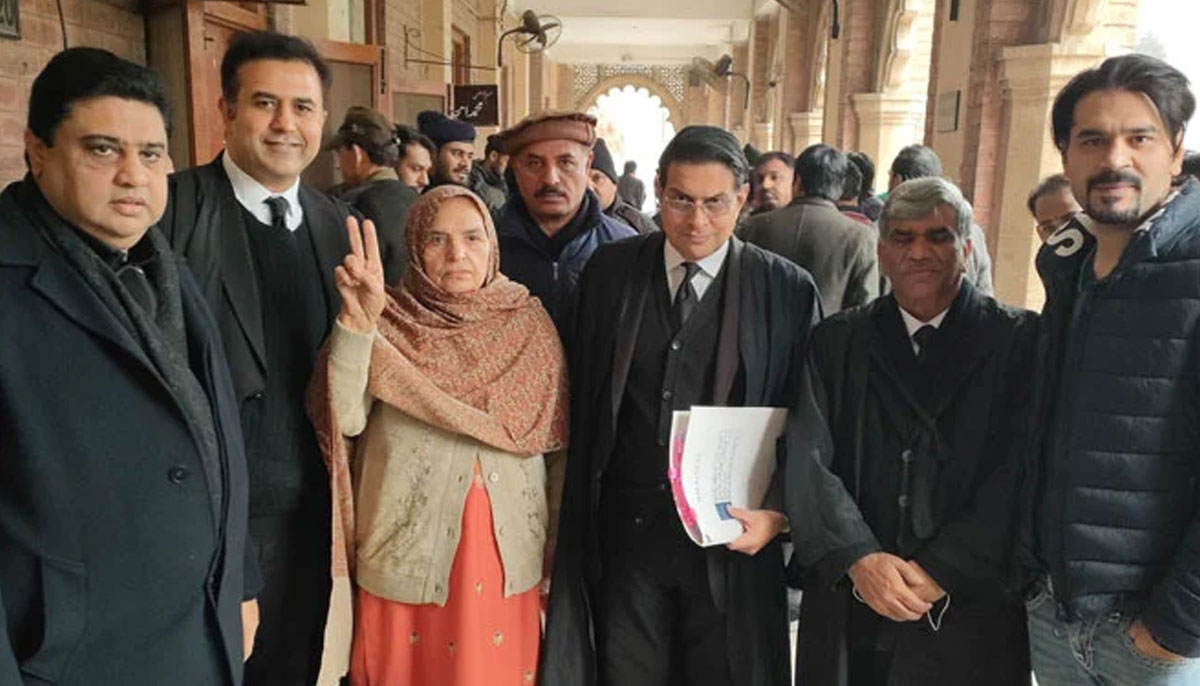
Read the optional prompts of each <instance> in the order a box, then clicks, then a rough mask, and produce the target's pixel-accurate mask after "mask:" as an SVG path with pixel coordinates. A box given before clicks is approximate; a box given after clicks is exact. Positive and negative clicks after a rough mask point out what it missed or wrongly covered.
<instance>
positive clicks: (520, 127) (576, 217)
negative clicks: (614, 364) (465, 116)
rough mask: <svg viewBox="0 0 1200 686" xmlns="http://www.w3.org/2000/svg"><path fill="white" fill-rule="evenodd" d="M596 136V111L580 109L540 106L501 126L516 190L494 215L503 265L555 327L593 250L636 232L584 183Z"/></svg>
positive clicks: (586, 181)
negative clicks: (606, 209)
mask: <svg viewBox="0 0 1200 686" xmlns="http://www.w3.org/2000/svg"><path fill="white" fill-rule="evenodd" d="M595 143H596V118H595V117H592V116H590V115H587V114H582V113H579V112H544V113H541V114H537V115H534V116H531V117H528V118H526V119H524V120H523V121H521V122H520V123H518V124H517V125H516V126H514V127H512V128H511V129H508V130H507V131H503V132H501V133H500V144H501V146H503V149H504V150H505V151H507V152H508V153H509V154H510V155H511V156H512V158H511V163H510V164H509V174H510V175H511V178H510V179H509V183H510V186H512V185H515V186H516V191H517V192H515V193H511V194H510V196H511V197H510V198H509V201H508V206H507V207H506V208H505V210H504V214H503V215H502V216H501V217H500V219H499V220H498V221H497V222H496V233H497V234H498V235H499V238H500V271H501V272H503V273H504V275H505V276H507V277H508V278H510V279H512V280H514V281H517V282H518V283H521V284H523V285H524V286H525V287H526V288H528V289H529V291H530V292H531V293H533V294H534V295H536V296H537V297H538V298H540V299H541V301H542V305H543V306H544V307H545V308H546V311H547V312H549V313H550V317H551V318H552V319H553V320H554V323H555V324H556V325H557V326H558V330H559V332H560V333H565V332H564V330H563V324H564V319H565V314H566V312H567V310H568V308H569V307H570V304H571V301H572V298H573V296H574V293H575V285H576V284H577V283H578V282H579V275H580V273H582V272H583V267H584V265H585V264H587V261H588V258H589V257H591V255H592V252H593V251H594V250H595V249H596V248H597V247H599V246H601V245H603V244H604V243H609V242H611V241H615V240H619V239H622V238H628V237H630V236H634V235H637V233H636V232H635V231H634V230H633V229H631V228H629V227H628V226H626V225H625V224H623V223H622V222H619V221H617V220H615V219H612V218H611V217H606V216H604V213H603V212H601V207H600V200H599V199H598V198H597V197H596V194H595V193H592V192H591V191H590V190H589V189H588V170H589V169H590V168H591V164H592V146H593V145H595Z"/></svg>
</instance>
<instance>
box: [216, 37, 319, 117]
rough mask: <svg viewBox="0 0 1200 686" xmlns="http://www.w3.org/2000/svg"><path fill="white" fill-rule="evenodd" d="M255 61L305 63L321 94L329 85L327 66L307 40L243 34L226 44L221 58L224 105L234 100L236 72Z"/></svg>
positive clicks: (236, 82)
mask: <svg viewBox="0 0 1200 686" xmlns="http://www.w3.org/2000/svg"><path fill="white" fill-rule="evenodd" d="M256 60H282V61H285V62H287V61H293V60H294V61H298V62H308V63H309V64H310V65H311V66H312V68H313V69H315V70H316V72H317V76H318V77H319V78H320V79H321V90H322V92H325V91H328V90H329V86H330V84H331V83H332V82H333V77H332V75H331V74H330V73H329V65H327V64H325V60H324V59H322V58H321V54H320V53H319V52H317V49H316V48H315V47H313V44H312V43H310V42H308V39H306V38H301V37H299V36H286V35H284V34H282V33H275V32H274V31H245V32H242V33H238V34H237V35H235V36H234V37H233V40H231V41H229V47H228V48H227V49H226V50H225V57H223V58H221V95H222V96H223V97H224V98H225V102H226V103H230V104H232V103H233V102H234V101H236V100H237V94H238V69H239V68H241V66H242V65H243V64H245V63H247V62H254V61H256Z"/></svg>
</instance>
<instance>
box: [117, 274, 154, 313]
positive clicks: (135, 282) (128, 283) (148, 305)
mask: <svg viewBox="0 0 1200 686" xmlns="http://www.w3.org/2000/svg"><path fill="white" fill-rule="evenodd" d="M117 279H118V280H120V282H121V285H123V286H125V290H127V291H129V294H130V295H132V296H133V299H134V300H135V301H137V304H138V306H139V307H141V308H142V312H144V313H146V315H147V316H148V317H150V319H151V320H154V318H155V317H156V316H157V315H158V296H157V295H155V293H154V287H153V286H151V285H150V279H148V278H146V272H145V271H144V270H143V269H142V268H141V267H139V266H138V265H136V264H129V263H126V264H123V265H121V267H120V268H119V269H117Z"/></svg>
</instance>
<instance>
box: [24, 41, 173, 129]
mask: <svg viewBox="0 0 1200 686" xmlns="http://www.w3.org/2000/svg"><path fill="white" fill-rule="evenodd" d="M103 97H115V98H122V99H124V100H135V101H137V102H144V103H146V104H147V105H153V106H154V107H156V108H157V109H158V111H159V113H160V114H162V118H163V126H165V127H166V129H167V133H168V134H169V133H170V132H171V109H170V107H169V106H168V105H167V97H166V95H164V94H163V89H162V83H161V82H160V81H159V80H158V76H157V75H156V74H155V73H154V72H153V71H151V70H150V69H148V68H146V67H143V66H142V65H140V64H134V63H133V62H130V61H129V60H124V59H121V58H120V57H117V56H116V55H114V54H112V53H111V52H109V51H107V50H101V49H99V48H67V49H66V50H63V51H62V52H60V53H58V54H57V55H55V56H54V57H53V58H51V60H50V62H49V63H48V64H46V67H45V68H44V69H42V71H41V73H39V74H38V75H37V78H35V79H34V80H33V88H32V89H31V91H30V93H29V117H28V119H27V120H26V125H27V126H28V127H29V130H30V131H32V132H33V135H35V136H37V137H38V140H40V141H42V142H43V143H45V144H46V145H47V146H51V145H54V134H55V133H56V132H57V131H58V127H59V126H60V125H61V124H62V123H63V121H64V120H65V119H66V118H67V117H69V116H70V114H71V107H72V106H73V105H74V104H75V103H77V102H80V101H82V100H91V99H93V98H103Z"/></svg>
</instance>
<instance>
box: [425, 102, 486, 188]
mask: <svg viewBox="0 0 1200 686" xmlns="http://www.w3.org/2000/svg"><path fill="white" fill-rule="evenodd" d="M417 129H419V130H420V131H421V133H423V134H425V135H426V136H428V137H429V139H430V140H432V141H433V144H434V145H436V146H437V155H436V156H435V157H434V160H433V178H432V179H430V184H429V187H430V188H435V187H437V186H445V185H446V184H456V185H459V186H468V185H469V182H470V179H471V160H472V159H473V158H474V157H475V126H474V125H473V124H470V123H468V122H465V121H459V120H457V119H451V118H450V117H447V116H446V115H444V114H442V113H441V112H438V111H436V110H425V111H424V112H421V113H420V114H418V115H417Z"/></svg>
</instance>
